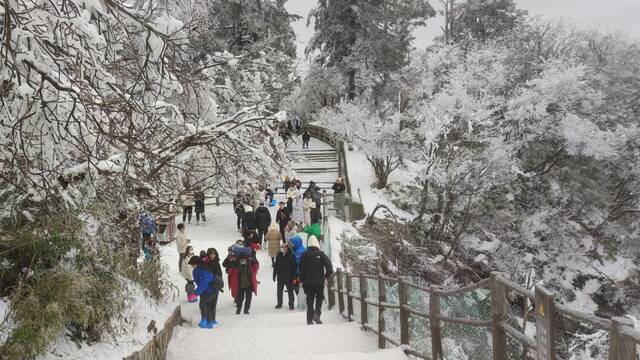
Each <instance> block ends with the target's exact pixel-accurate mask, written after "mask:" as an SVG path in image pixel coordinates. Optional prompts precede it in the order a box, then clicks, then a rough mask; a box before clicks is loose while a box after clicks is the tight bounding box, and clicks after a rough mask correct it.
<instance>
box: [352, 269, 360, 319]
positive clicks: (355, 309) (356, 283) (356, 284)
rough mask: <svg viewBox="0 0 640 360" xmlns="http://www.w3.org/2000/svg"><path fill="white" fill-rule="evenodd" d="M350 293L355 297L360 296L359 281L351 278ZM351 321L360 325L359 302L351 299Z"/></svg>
mask: <svg viewBox="0 0 640 360" xmlns="http://www.w3.org/2000/svg"><path fill="white" fill-rule="evenodd" d="M351 292H353V294H354V295H355V296H360V280H359V278H357V277H352V278H351ZM353 320H354V321H357V322H359V323H362V317H361V316H360V300H357V299H353Z"/></svg>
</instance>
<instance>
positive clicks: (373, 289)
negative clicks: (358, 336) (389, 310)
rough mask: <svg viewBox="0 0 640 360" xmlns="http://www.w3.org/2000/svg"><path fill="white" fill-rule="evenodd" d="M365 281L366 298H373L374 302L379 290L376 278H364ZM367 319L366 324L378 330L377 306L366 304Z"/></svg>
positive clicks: (376, 300)
mask: <svg viewBox="0 0 640 360" xmlns="http://www.w3.org/2000/svg"><path fill="white" fill-rule="evenodd" d="M366 282H367V298H369V299H371V300H373V301H374V302H378V296H379V294H380V292H379V291H378V280H377V279H375V280H374V279H369V278H367V279H366ZM367 319H368V324H369V326H371V327H372V328H374V329H375V330H376V331H378V330H379V329H378V307H377V306H373V305H368V306H367Z"/></svg>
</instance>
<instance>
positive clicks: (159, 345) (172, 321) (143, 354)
mask: <svg viewBox="0 0 640 360" xmlns="http://www.w3.org/2000/svg"><path fill="white" fill-rule="evenodd" d="M181 323H182V313H181V308H180V305H178V306H177V307H176V308H175V309H174V310H173V312H172V313H171V315H170V316H169V318H167V320H165V322H164V325H163V327H162V329H161V330H160V331H159V332H158V333H157V334H154V335H153V338H151V340H149V341H148V342H147V344H146V345H145V346H144V347H143V348H142V349H140V350H138V351H136V352H134V353H133V354H131V355H129V356H127V357H125V358H124V360H143V359H164V358H165V357H166V354H167V348H168V347H169V342H170V341H171V338H172V336H173V329H174V328H175V327H176V325H180V324H181Z"/></svg>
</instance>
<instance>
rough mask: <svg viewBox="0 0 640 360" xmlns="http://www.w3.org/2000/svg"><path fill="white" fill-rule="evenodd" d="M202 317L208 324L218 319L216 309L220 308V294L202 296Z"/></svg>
mask: <svg viewBox="0 0 640 360" xmlns="http://www.w3.org/2000/svg"><path fill="white" fill-rule="evenodd" d="M199 306H200V316H202V318H203V319H206V320H207V322H212V321H213V320H215V319H216V307H217V306H218V293H215V294H202V295H200V304H199Z"/></svg>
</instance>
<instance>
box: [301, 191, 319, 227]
mask: <svg viewBox="0 0 640 360" xmlns="http://www.w3.org/2000/svg"><path fill="white" fill-rule="evenodd" d="M315 208H316V204H315V203H314V202H313V200H311V194H309V193H305V194H304V200H302V209H303V211H304V226H309V225H311V209H315Z"/></svg>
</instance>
